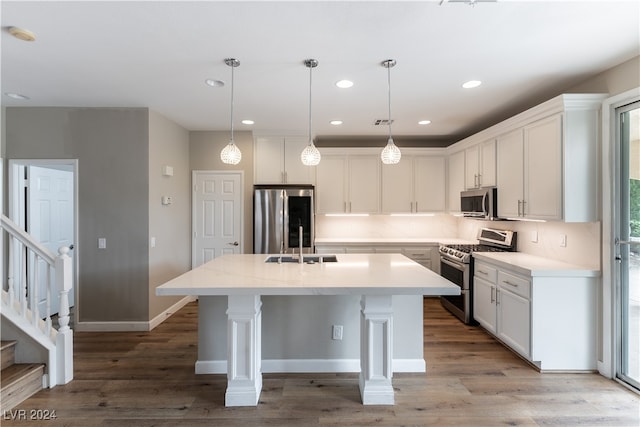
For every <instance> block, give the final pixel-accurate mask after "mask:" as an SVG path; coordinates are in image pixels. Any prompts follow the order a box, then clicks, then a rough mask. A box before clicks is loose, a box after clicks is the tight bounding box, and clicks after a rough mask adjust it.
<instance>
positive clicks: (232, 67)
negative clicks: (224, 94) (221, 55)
mask: <svg viewBox="0 0 640 427" xmlns="http://www.w3.org/2000/svg"><path fill="white" fill-rule="evenodd" d="M234 68H235V66H234V65H231V142H233V87H234V84H233V71H234V70H233V69H234Z"/></svg>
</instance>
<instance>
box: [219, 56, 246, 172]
mask: <svg viewBox="0 0 640 427" xmlns="http://www.w3.org/2000/svg"><path fill="white" fill-rule="evenodd" d="M224 63H225V64H227V65H228V66H229V67H231V139H230V140H229V143H228V144H227V145H226V146H225V147H224V148H223V149H222V151H221V152H220V159H221V160H222V163H226V164H228V165H237V164H238V163H240V160H241V159H242V152H240V149H239V148H238V146H237V145H236V144H235V142H234V141H233V69H234V68H235V67H238V66H240V61H238V60H237V59H235V58H227V59H225V60H224Z"/></svg>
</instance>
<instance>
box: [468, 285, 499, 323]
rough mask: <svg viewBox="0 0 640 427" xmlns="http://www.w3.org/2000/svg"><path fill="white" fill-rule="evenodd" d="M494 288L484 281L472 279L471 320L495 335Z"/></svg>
mask: <svg viewBox="0 0 640 427" xmlns="http://www.w3.org/2000/svg"><path fill="white" fill-rule="evenodd" d="M495 291H496V286H495V285H494V284H493V283H490V282H487V281H486V280H484V279H482V278H479V277H474V278H473V318H474V319H475V320H477V321H478V323H480V324H481V325H482V326H483V327H484V328H485V329H486V330H488V331H489V332H492V333H494V334H495V333H496V294H495Z"/></svg>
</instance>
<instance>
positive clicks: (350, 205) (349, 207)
mask: <svg viewBox="0 0 640 427" xmlns="http://www.w3.org/2000/svg"><path fill="white" fill-rule="evenodd" d="M349 213H351V202H349Z"/></svg>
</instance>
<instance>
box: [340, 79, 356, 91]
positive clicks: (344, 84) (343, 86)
mask: <svg viewBox="0 0 640 427" xmlns="http://www.w3.org/2000/svg"><path fill="white" fill-rule="evenodd" d="M336 86H338V87H339V88H340V89H348V88H350V87H351V86H353V82H352V81H351V80H340V81H338V82H336Z"/></svg>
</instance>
